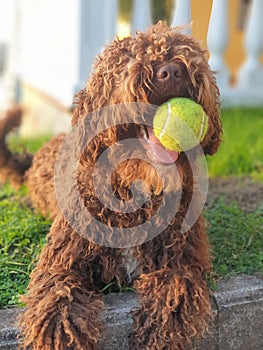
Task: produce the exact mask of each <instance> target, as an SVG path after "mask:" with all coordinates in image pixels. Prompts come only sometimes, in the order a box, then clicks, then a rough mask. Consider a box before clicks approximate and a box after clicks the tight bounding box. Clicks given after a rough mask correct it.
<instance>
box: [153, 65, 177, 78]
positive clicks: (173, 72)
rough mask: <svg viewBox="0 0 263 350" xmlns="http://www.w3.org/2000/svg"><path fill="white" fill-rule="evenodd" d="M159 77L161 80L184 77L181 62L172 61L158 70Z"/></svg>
mask: <svg viewBox="0 0 263 350" xmlns="http://www.w3.org/2000/svg"><path fill="white" fill-rule="evenodd" d="M156 75H157V79H158V80H159V81H161V82H168V81H169V80H174V79H180V78H182V68H181V67H180V65H179V64H176V63H170V64H166V65H164V66H162V67H160V68H159V69H158V70H157V73H156Z"/></svg>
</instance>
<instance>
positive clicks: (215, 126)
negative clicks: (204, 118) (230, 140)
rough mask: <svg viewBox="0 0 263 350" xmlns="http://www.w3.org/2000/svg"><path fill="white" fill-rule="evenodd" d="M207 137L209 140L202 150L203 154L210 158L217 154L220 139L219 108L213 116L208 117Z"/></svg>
mask: <svg viewBox="0 0 263 350" xmlns="http://www.w3.org/2000/svg"><path fill="white" fill-rule="evenodd" d="M207 136H208V137H209V138H208V139H207V143H206V144H205V146H204V148H203V150H204V153H205V154H207V155H210V156H211V155H213V154H214V153H216V152H217V150H218V147H219V145H220V143H221V139H222V123H221V117H220V110H219V108H217V109H216V111H215V113H214V115H212V116H211V115H210V121H209V132H208V135H207Z"/></svg>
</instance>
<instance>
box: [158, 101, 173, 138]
mask: <svg viewBox="0 0 263 350" xmlns="http://www.w3.org/2000/svg"><path fill="white" fill-rule="evenodd" d="M167 107H168V110H167V118H166V120H165V123H164V127H163V129H162V131H161V132H160V136H159V139H160V140H161V139H162V137H163V135H164V134H166V128H168V126H169V123H170V118H171V114H172V108H171V103H170V102H167ZM168 136H169V133H168Z"/></svg>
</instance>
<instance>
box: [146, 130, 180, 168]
mask: <svg viewBox="0 0 263 350" xmlns="http://www.w3.org/2000/svg"><path fill="white" fill-rule="evenodd" d="M147 131H148V135H149V143H148V146H149V147H150V148H151V150H152V152H153V155H154V156H155V158H156V160H157V161H159V162H160V163H164V164H170V163H173V162H175V161H176V160H177V158H178V155H179V154H178V152H176V151H170V150H168V149H167V148H165V147H164V146H163V145H162V144H161V143H160V141H159V140H158V139H157V138H156V137H155V135H154V133H153V130H152V128H147Z"/></svg>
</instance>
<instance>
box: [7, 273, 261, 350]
mask: <svg viewBox="0 0 263 350" xmlns="http://www.w3.org/2000/svg"><path fill="white" fill-rule="evenodd" d="M105 300H106V305H107V309H106V310H105V312H104V313H103V315H102V317H103V319H104V321H105V323H106V325H107V328H106V330H105V333H104V336H103V339H102V340H101V342H100V349H101V350H126V349H127V348H128V345H127V336H128V334H129V333H130V332H131V330H132V328H131V325H132V320H131V317H130V314H129V311H130V310H131V309H132V308H134V307H136V306H137V305H138V301H137V299H136V295H135V293H132V292H126V293H121V294H110V295H107V296H106V298H105ZM214 308H215V311H216V318H215V321H214V324H213V325H212V326H211V329H210V333H209V334H208V335H207V337H206V338H205V339H201V340H200V342H199V343H198V344H196V345H195V346H194V347H192V349H191V350H260V349H261V350H262V349H263V276H261V275H258V276H236V277H234V278H232V279H231V280H229V281H227V282H222V283H220V284H219V288H218V292H216V293H215V294H214ZM19 312H21V310H17V309H4V310H0V349H1V350H11V349H12V350H13V349H14V350H15V349H17V346H16V344H17V342H16V335H17V328H16V326H15V320H16V317H17V315H18V314H19Z"/></svg>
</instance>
